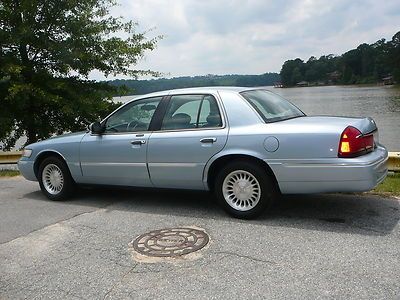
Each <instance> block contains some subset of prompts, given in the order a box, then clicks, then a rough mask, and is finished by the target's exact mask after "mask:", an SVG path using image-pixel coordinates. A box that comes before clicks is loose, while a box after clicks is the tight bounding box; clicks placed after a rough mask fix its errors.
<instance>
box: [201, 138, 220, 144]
mask: <svg viewBox="0 0 400 300" xmlns="http://www.w3.org/2000/svg"><path fill="white" fill-rule="evenodd" d="M216 141H217V138H215V137H213V138H203V139H201V140H200V143H215V142H216Z"/></svg>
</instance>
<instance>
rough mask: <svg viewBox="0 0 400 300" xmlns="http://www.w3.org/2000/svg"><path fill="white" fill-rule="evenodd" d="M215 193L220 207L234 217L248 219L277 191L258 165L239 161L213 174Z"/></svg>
mask: <svg viewBox="0 0 400 300" xmlns="http://www.w3.org/2000/svg"><path fill="white" fill-rule="evenodd" d="M215 193H216V196H217V199H218V200H219V202H220V204H221V205H222V206H223V208H224V209H225V210H226V211H227V212H228V213H229V214H230V215H232V216H234V217H236V218H243V219H251V218H255V217H257V216H259V215H260V214H261V213H262V212H263V211H264V210H265V209H267V208H268V207H270V206H271V204H272V203H273V200H274V198H275V197H276V195H277V191H276V187H275V184H274V182H273V181H272V180H271V178H270V177H269V175H268V174H267V172H266V171H265V170H264V169H263V168H262V167H260V166H259V165H257V164H255V163H252V162H247V161H239V162H234V163H230V164H228V165H226V166H225V167H224V168H223V169H222V170H221V171H220V172H219V174H218V175H217V178H216V181H215Z"/></svg>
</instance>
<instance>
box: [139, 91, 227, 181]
mask: <svg viewBox="0 0 400 300" xmlns="http://www.w3.org/2000/svg"><path fill="white" fill-rule="evenodd" d="M217 99H218V96H217V95H211V94H187V95H171V96H170V97H169V98H168V100H167V101H168V103H166V108H165V113H164V116H163V118H162V120H160V124H159V125H160V126H159V130H157V131H154V132H153V133H152V135H151V137H150V138H149V145H148V150H147V151H148V154H147V161H148V168H149V173H150V177H151V181H152V183H153V184H154V186H156V187H161V188H186V189H203V188H204V185H203V182H202V178H203V171H204V167H205V165H206V163H207V161H208V160H209V159H210V158H211V157H212V156H213V155H215V154H216V153H218V152H219V151H221V150H222V149H223V147H224V146H225V144H226V140H227V136H228V127H227V126H226V122H225V117H224V114H223V110H222V109H221V108H222V107H221V106H220V104H219V102H218V100H217Z"/></svg>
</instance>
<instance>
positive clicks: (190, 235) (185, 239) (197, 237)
mask: <svg viewBox="0 0 400 300" xmlns="http://www.w3.org/2000/svg"><path fill="white" fill-rule="evenodd" d="M208 241H209V238H208V235H207V233H205V232H204V231H201V230H198V229H193V228H168V229H161V230H154V231H151V232H149V233H145V234H142V235H141V236H139V237H138V238H136V239H135V240H134V241H133V248H134V249H135V250H136V251H137V252H139V253H140V254H143V255H146V256H156V257H176V256H181V255H185V254H188V253H191V252H194V251H197V250H200V249H201V248H203V247H204V246H205V245H207V243H208Z"/></svg>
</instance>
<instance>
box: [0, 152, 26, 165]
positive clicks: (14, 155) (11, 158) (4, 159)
mask: <svg viewBox="0 0 400 300" xmlns="http://www.w3.org/2000/svg"><path fill="white" fill-rule="evenodd" d="M21 155H22V151H7V152H0V165H11V164H16V163H17V162H18V160H19V159H20V158H21Z"/></svg>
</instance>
